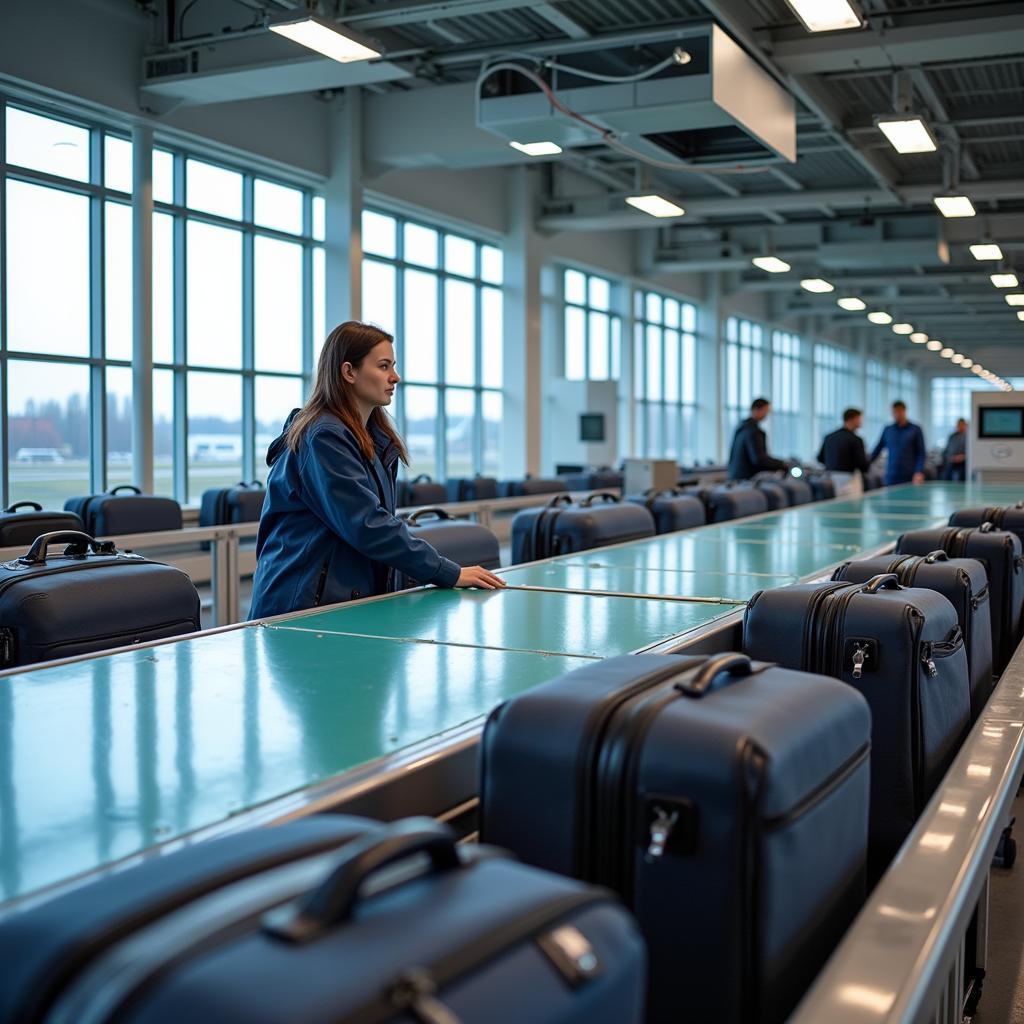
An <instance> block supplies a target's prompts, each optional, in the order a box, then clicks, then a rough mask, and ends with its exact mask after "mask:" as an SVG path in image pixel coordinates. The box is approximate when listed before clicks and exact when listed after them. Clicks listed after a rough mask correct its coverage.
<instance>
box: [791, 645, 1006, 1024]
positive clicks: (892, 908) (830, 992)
mask: <svg viewBox="0 0 1024 1024" xmlns="http://www.w3.org/2000/svg"><path fill="white" fill-rule="evenodd" d="M1022 764H1024V647H1021V648H1020V649H1018V651H1017V653H1016V654H1015V655H1014V657H1013V659H1012V660H1011V662H1010V664H1009V665H1008V666H1007V668H1006V670H1005V671H1004V672H1003V675H1002V678H1001V679H1000V681H999V684H998V686H997V687H996V689H995V692H994V693H993V694H992V696H991V698H990V699H989V702H988V705H987V706H986V708H985V710H984V711H983V712H982V714H981V716H980V717H979V719H978V721H977V722H976V723H975V725H974V728H973V729H972V730H971V733H970V735H969V736H968V738H967V740H966V741H965V743H964V744H963V746H962V747H961V748H960V752H959V754H958V755H957V757H956V760H955V761H954V762H953V764H952V766H951V767H950V769H949V771H948V772H947V773H946V776H945V778H944V779H943V781H942V784H941V786H940V787H939V789H938V791H937V792H936V793H935V795H934V796H933V797H932V799H931V801H930V802H929V804H928V806H927V807H926V808H925V810H924V813H923V814H922V815H921V817H920V818H919V819H918V822H917V824H916V825H915V826H914V829H913V831H912V832H911V833H910V835H909V836H908V837H907V839H906V841H905V842H904V843H903V846H902V847H901V848H900V852H899V853H898V854H897V856H896V859H895V860H894V861H893V863H892V864H891V865H890V867H889V870H888V871H887V872H886V873H885V875H884V876H883V877H882V880H881V881H880V882H879V883H878V885H877V886H876V888H875V890H874V892H873V893H872V894H871V897H870V898H869V900H868V902H867V904H866V905H865V907H864V909H863V910H862V911H861V912H860V914H859V915H858V917H857V918H856V920H855V921H854V923H853V925H852V926H851V927H850V929H849V930H848V931H847V932H846V935H845V936H844V938H843V940H842V942H841V943H840V944H839V947H838V948H837V949H836V951H835V953H833V955H832V957H831V959H830V960H829V961H828V963H827V964H826V965H825V967H824V969H823V970H822V972H821V974H820V975H819V976H818V978H817V980H816V981H815V983H814V985H813V987H812V988H811V990H810V991H809V992H808V994H807V995H806V996H805V998H804V1000H803V1001H802V1002H801V1003H800V1005H799V1006H798V1007H797V1009H796V1011H795V1012H794V1014H793V1016H792V1017H790V1020H789V1024H821V1022H822V1021H828V1024H897V1022H898V1024H916V1022H924V1021H934V1020H936V1019H937V1018H936V1009H937V1008H938V1007H940V1006H945V1007H946V1015H945V1017H944V1019H949V1020H956V1021H959V1020H960V1006H959V1001H960V992H959V991H958V990H957V991H955V992H954V993H953V994H952V995H953V999H952V1000H950V992H949V985H950V983H949V979H950V976H951V974H952V973H953V972H954V971H955V967H956V962H957V958H958V956H959V952H960V946H961V943H962V941H963V938H964V935H965V932H966V930H967V927H968V925H969V923H970V920H971V917H972V915H973V914H974V911H975V908H976V907H977V906H978V902H979V899H980V898H981V897H982V895H983V893H984V892H985V887H986V885H987V883H988V873H989V867H990V865H991V863H992V857H993V855H994V854H995V851H996V847H997V845H998V843H999V837H1000V834H1001V832H1002V830H1003V828H1004V827H1005V826H1006V823H1007V821H1008V820H1009V816H1010V811H1011V807H1012V805H1013V799H1014V797H1015V795H1016V793H1017V787H1018V785H1019V783H1020V780H1021V769H1022ZM951 1003H952V1004H953V1005H950V1004H951Z"/></svg>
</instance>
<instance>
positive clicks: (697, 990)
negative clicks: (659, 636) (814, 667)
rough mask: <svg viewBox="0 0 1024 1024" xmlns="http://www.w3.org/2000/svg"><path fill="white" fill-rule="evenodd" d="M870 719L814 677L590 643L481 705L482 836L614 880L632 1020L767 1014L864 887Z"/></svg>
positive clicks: (779, 1010) (817, 956) (841, 924)
mask: <svg viewBox="0 0 1024 1024" xmlns="http://www.w3.org/2000/svg"><path fill="white" fill-rule="evenodd" d="M869 733H870V716H869V714H868V708H867V705H866V704H865V702H864V700H863V698H862V697H860V696H859V695H858V694H857V693H855V692H854V691H853V690H851V689H850V688H849V687H844V686H842V685H840V684H838V683H836V682H835V681H834V680H831V679H825V678H822V677H820V676H811V675H806V674H804V673H801V672H791V671H788V670H784V669H779V668H776V667H774V666H770V665H763V664H757V663H755V664H751V662H750V660H749V659H748V658H746V657H744V656H742V655H737V654H726V655H716V656H714V657H712V658H711V659H707V658H704V657H681V656H678V655H627V656H625V657H616V658H608V659H607V660H605V661H602V662H599V663H596V664H594V665H590V666H587V667H586V668H582V669H579V670H577V671H575V672H572V673H570V674H568V675H566V676H563V677H561V678H560V679H556V680H553V681H552V682H550V683H546V684H544V685H542V686H538V687H536V688H535V689H532V690H530V691H529V692H528V693H524V694H522V695H521V696H519V697H516V698H514V699H513V700H511V701H509V702H508V703H506V704H504V705H502V706H500V707H499V708H497V709H496V710H495V711H494V712H493V713H492V714H491V716H490V718H489V719H488V722H487V725H486V727H485V729H484V735H483V740H482V742H481V783H480V800H481V819H480V828H481V838H482V839H483V840H484V841H486V842H489V843H500V844H502V845H505V846H507V847H508V848H510V849H511V850H512V851H513V852H514V853H516V854H517V855H518V856H519V857H521V858H522V859H523V860H525V861H526V862H527V863H529V864H535V865H537V866H538V867H544V868H548V869H551V870H554V871H561V872H564V873H566V874H571V875H573V876H575V877H577V878H581V879H584V880H588V881H594V882H597V883H598V884H603V885H607V886H609V887H611V888H612V889H614V890H616V891H617V892H618V893H619V894H620V895H621V896H622V897H623V899H624V900H625V902H626V904H627V905H628V906H629V907H630V908H631V909H632V910H633V912H634V914H636V916H637V920H638V921H639V923H640V928H641V931H642V932H643V933H644V937H645V938H646V940H647V946H648V951H649V956H650V960H651V975H650V981H651V984H650V989H649V992H648V1009H649V1016H648V1019H649V1020H650V1021H656V1022H659V1024H661V1022H682V1021H708V1022H711V1021H714V1022H715V1024H739V1022H743V1024H776V1022H780V1021H782V1020H784V1019H785V1018H786V1017H787V1016H788V1014H789V1012H790V1011H791V1010H792V1009H793V1007H794V1005H795V1004H796V1002H797V1001H798V1000H799V998H800V996H801V995H802V994H803V992H804V991H805V989H806V988H807V986H808V984H809V983H810V981H811V980H812V979H813V977H814V975H815V973H816V972H817V971H818V969H819V968H820V967H821V965H822V964H823V963H824V962H825V960H826V958H827V957H828V955H829V953H830V952H831V950H832V948H833V947H834V946H835V944H836V942H837V941H838V940H839V939H840V938H841V936H842V934H843V931H844V930H845V928H846V927H847V926H848V925H849V923H850V921H851V920H852V919H853V917H854V915H855V914H856V913H857V911H858V910H859V908H860V906H861V903H862V900H863V896H864V858H865V849H866V843H867V821H868V754H869V739H868V738H869ZM596 1019H598V1020H600V1021H602V1022H604V1021H607V1022H609V1024H611V1022H613V1021H615V1017H614V1016H612V1015H602V1016H600V1017H598V1018H596Z"/></svg>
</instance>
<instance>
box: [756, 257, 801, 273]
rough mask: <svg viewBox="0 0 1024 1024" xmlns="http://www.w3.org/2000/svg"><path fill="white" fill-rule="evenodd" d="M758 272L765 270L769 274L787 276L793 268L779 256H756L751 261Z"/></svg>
mask: <svg viewBox="0 0 1024 1024" xmlns="http://www.w3.org/2000/svg"><path fill="white" fill-rule="evenodd" d="M750 262H751V263H753V264H754V266H755V267H757V269H758V270H765V271H767V272H768V273H769V274H785V273H787V272H788V271H790V270H792V269H793V268H792V267H791V266H790V265H789V264H788V263H787V262H786V261H785V260H780V259H779V257H778V256H755V257H754V258H753V259H752V260H751V261H750Z"/></svg>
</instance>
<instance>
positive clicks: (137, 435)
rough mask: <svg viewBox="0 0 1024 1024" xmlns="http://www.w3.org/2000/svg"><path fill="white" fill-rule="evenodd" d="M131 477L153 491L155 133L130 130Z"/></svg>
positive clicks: (143, 127) (148, 491)
mask: <svg viewBox="0 0 1024 1024" xmlns="http://www.w3.org/2000/svg"><path fill="white" fill-rule="evenodd" d="M132 476H133V477H134V480H135V484H136V485H137V486H138V487H141V488H142V490H143V492H144V493H146V494H152V493H153V129H152V128H150V127H149V126H147V125H136V126H135V127H134V128H133V129H132Z"/></svg>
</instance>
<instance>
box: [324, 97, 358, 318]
mask: <svg viewBox="0 0 1024 1024" xmlns="http://www.w3.org/2000/svg"><path fill="white" fill-rule="evenodd" d="M362 106H363V105H362V91H361V90H360V89H359V87H358V86H355V87H351V88H348V89H346V90H345V92H344V93H343V94H342V95H341V96H340V97H338V98H337V99H335V100H334V101H333V103H332V109H331V117H330V121H329V125H330V127H329V132H330V137H329V139H328V146H329V151H330V161H329V167H330V177H329V178H328V179H327V184H326V186H325V189H324V196H325V200H326V222H325V228H324V230H325V239H324V248H325V260H326V269H327V284H326V293H327V294H326V305H327V319H326V324H327V330H328V331H331V330H333V329H334V328H335V327H337V326H338V324H340V323H344V322H345V321H346V320H359V319H361V317H362V305H363V303H362V289H363V248H362V217H363V116H362Z"/></svg>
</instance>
